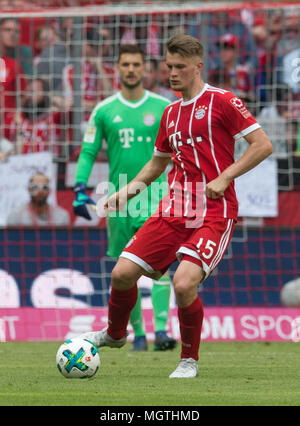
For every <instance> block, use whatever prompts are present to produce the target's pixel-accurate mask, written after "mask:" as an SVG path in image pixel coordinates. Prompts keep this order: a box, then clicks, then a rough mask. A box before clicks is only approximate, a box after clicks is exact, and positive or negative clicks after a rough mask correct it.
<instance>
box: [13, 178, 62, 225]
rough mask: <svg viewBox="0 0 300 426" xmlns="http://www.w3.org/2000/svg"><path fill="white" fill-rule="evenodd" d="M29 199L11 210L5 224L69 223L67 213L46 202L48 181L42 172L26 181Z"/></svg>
mask: <svg viewBox="0 0 300 426" xmlns="http://www.w3.org/2000/svg"><path fill="white" fill-rule="evenodd" d="M28 192H29V195H30V201H29V202H28V203H26V204H25V205H21V206H19V207H17V208H15V209H14V210H12V211H11V212H10V213H9V215H8V218H7V225H13V226H18V225H25V226H33V225H36V226H51V225H57V226H67V225H69V224H70V216H69V213H68V212H67V211H66V210H65V209H63V208H62V207H59V206H51V205H49V204H48V201H47V199H48V197H49V194H50V181H49V178H48V177H47V176H45V175H44V174H43V173H36V174H34V175H33V176H32V177H31V178H30V180H29V182H28Z"/></svg>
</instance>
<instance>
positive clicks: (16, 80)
mask: <svg viewBox="0 0 300 426" xmlns="http://www.w3.org/2000/svg"><path fill="white" fill-rule="evenodd" d="M205 15H206V16H205V17H204V23H202V24H201V26H200V25H199V24H198V23H197V22H196V21H195V22H193V21H191V20H190V21H189V24H188V25H186V26H185V28H182V27H180V26H178V22H179V20H178V21H176V19H175V17H174V18H173V21H174V25H169V28H168V33H169V34H168V35H172V34H174V33H175V32H176V31H180V32H182V31H185V32H188V33H190V34H191V35H193V36H196V37H198V38H201V39H202V40H204V44H205V45H206V48H207V53H208V58H207V67H206V80H207V81H208V82H209V83H210V84H212V85H214V86H218V87H222V88H225V89H228V90H231V91H233V92H234V93H235V94H236V95H237V96H239V97H240V98H242V99H243V100H244V101H245V102H246V103H247V106H248V107H249V108H250V109H251V111H252V112H253V113H254V114H255V115H256V116H258V117H259V116H260V115H262V116H263V117H269V118H270V117H276V116H280V117H283V118H285V119H287V120H288V122H289V130H288V131H289V137H288V138H287V140H288V141H289V143H290V145H291V146H289V147H288V152H291V151H293V152H295V153H296V152H297V150H298V147H297V134H298V121H297V120H298V117H299V110H300V89H299V87H300V84H299V80H300V77H299V57H300V15H299V14H298V15H297V14H295V13H294V14H291V15H287V16H285V15H280V14H279V13H278V10H275V9H274V10H273V13H268V14H266V13H256V14H254V13H250V12H246V11H233V12H232V13H226V14H225V13H223V12H216V13H206V14H205ZM111 19H113V18H111ZM109 23H110V22H109V18H107V20H105V22H104V21H102V22H101V23H100V20H99V19H98V22H97V18H89V19H87V20H86V21H85V22H84V23H83V24H82V26H81V38H82V41H81V43H80V45H79V49H80V52H79V51H78V43H77V44H76V42H75V41H74V19H73V18H57V19H51V20H46V19H42V18H41V19H34V20H31V22H28V20H26V19H17V18H3V19H1V22H0V34H1V46H0V53H1V54H0V58H1V59H0V65H1V67H0V70H1V129H2V131H1V133H2V134H1V139H2V141H1V147H0V149H1V159H2V160H5V159H6V158H7V155H8V153H29V152H41V151H45V150H51V152H53V153H54V155H55V156H57V157H60V156H64V157H66V156H67V158H69V157H70V156H72V154H73V152H74V150H75V152H76V149H75V148H76V143H75V144H74V143H73V142H72V140H73V139H74V135H73V133H72V127H75V126H74V122H73V111H74V109H76V108H78V107H79V106H80V108H81V111H82V113H81V116H82V123H81V129H83V128H84V125H85V123H86V121H87V119H88V116H89V114H90V112H91V110H92V108H93V106H94V105H95V104H96V103H97V102H99V101H100V100H102V99H104V98H106V97H107V96H108V95H110V94H112V93H113V92H115V91H116V90H118V89H119V82H118V79H117V77H116V73H115V68H114V67H115V58H116V55H117V48H118V46H117V45H116V41H115V34H113V33H112V29H111V28H112V26H111V25H109ZM211 24H213V25H211ZM162 30H165V28H164V27H163V26H159V25H156V23H155V22H153V23H152V24H150V25H147V16H141V17H138V18H136V20H135V22H133V20H132V19H131V18H130V17H123V19H122V20H121V26H120V28H119V43H121V44H122V43H128V42H129V43H138V44H141V45H142V47H143V48H144V50H145V52H146V55H147V58H148V59H149V64H148V75H147V78H146V81H145V85H146V87H147V88H148V89H149V90H152V91H157V92H159V93H161V94H163V95H165V96H166V97H169V98H170V99H171V100H175V99H176V98H177V96H180V94H174V93H172V91H171V90H170V89H169V87H168V77H167V69H166V66H165V63H164V61H163V54H164V51H163V49H164V46H163V43H162V40H164V35H163V34H162V33H161V32H162ZM78 64H80V65H79V67H78ZM78 79H79V80H80V81H78ZM78 89H79V90H80V91H81V92H82V93H81V95H82V96H81V97H80V104H79V103H78V102H79V101H78V96H77V100H76V91H77V92H78ZM65 141H69V142H68V146H66V144H65ZM78 143H79V141H78V140H77V145H78ZM8 147H9V148H8ZM299 149H300V148H299Z"/></svg>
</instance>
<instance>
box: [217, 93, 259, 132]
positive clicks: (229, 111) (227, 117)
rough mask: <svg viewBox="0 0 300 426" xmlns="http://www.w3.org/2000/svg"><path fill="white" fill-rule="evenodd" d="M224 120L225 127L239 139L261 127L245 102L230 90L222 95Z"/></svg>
mask: <svg viewBox="0 0 300 426" xmlns="http://www.w3.org/2000/svg"><path fill="white" fill-rule="evenodd" d="M222 110H223V114H222V120H223V124H224V127H226V129H227V130H228V131H229V133H230V134H231V135H232V136H233V137H234V139H235V140H238V139H240V138H242V137H244V136H247V135H248V134H249V133H251V132H253V131H254V130H256V129H258V128H260V125H259V123H258V122H257V121H256V120H255V118H254V117H253V115H252V114H251V113H250V112H249V111H248V109H247V107H246V105H245V104H244V102H243V101H242V100H241V99H239V98H238V97H237V96H235V95H234V94H233V93H231V92H228V93H226V94H225V96H224V97H222Z"/></svg>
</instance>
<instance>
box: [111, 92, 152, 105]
mask: <svg viewBox="0 0 300 426" xmlns="http://www.w3.org/2000/svg"><path fill="white" fill-rule="evenodd" d="M117 97H118V99H119V100H120V102H122V103H123V104H124V105H127V106H128V107H130V108H138V107H139V106H141V105H142V104H143V103H144V102H145V101H146V100H147V99H148V97H149V91H148V90H145V92H144V95H143V96H142V97H141V99H140V100H139V101H137V102H130V101H128V100H127V99H125V98H124V97H123V95H122V93H121V92H118V93H117Z"/></svg>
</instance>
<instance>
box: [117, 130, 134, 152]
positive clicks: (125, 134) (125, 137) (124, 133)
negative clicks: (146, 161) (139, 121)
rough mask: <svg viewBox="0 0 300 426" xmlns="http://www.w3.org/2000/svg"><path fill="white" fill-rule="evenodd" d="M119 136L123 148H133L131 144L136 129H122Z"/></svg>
mask: <svg viewBox="0 0 300 426" xmlns="http://www.w3.org/2000/svg"><path fill="white" fill-rule="evenodd" d="M119 136H120V142H121V143H122V144H123V145H122V146H123V148H131V145H130V142H133V141H134V129H120V130H119Z"/></svg>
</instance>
